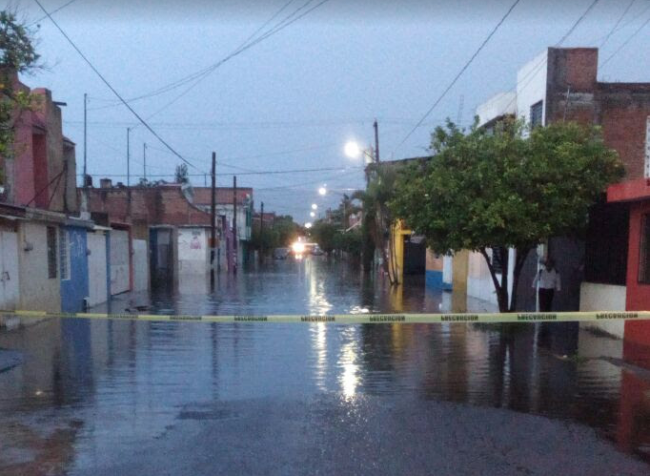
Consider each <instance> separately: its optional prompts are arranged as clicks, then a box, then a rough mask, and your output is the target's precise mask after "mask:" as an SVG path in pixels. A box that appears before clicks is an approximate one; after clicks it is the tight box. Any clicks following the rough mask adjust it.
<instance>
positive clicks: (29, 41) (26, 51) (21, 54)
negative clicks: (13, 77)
mask: <svg viewBox="0 0 650 476" xmlns="http://www.w3.org/2000/svg"><path fill="white" fill-rule="evenodd" d="M39 59H40V55H39V54H38V53H37V52H36V48H35V44H34V38H33V35H32V34H31V32H30V31H29V30H28V28H27V27H26V26H25V24H24V23H22V22H19V21H18V20H17V19H16V15H15V14H14V13H12V12H9V11H7V10H3V11H0V68H10V69H13V70H15V71H17V72H19V73H24V72H28V71H30V70H32V69H34V68H36V67H37V65H38V60H39Z"/></svg>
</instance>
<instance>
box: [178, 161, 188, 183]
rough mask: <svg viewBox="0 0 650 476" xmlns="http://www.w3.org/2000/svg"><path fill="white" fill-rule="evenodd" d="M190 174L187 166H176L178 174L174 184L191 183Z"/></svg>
mask: <svg viewBox="0 0 650 476" xmlns="http://www.w3.org/2000/svg"><path fill="white" fill-rule="evenodd" d="M189 182H190V174H189V171H188V170H187V165H186V164H179V165H177V166H176V172H175V173H174V183H181V184H183V183H189Z"/></svg>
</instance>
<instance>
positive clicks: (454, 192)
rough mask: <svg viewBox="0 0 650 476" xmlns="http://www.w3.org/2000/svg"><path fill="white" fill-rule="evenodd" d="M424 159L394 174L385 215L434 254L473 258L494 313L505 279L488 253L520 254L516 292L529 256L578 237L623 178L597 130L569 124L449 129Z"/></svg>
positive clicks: (439, 133) (440, 131)
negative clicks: (493, 297)
mask: <svg viewBox="0 0 650 476" xmlns="http://www.w3.org/2000/svg"><path fill="white" fill-rule="evenodd" d="M432 150H433V152H434V157H433V158H432V159H431V160H429V161H428V163H427V164H426V165H417V166H413V167H409V168H408V169H405V170H403V171H402V172H401V174H400V176H399V178H398V181H397V184H396V187H395V191H396V196H395V198H394V199H393V200H392V201H391V203H390V207H391V209H392V211H393V213H394V214H395V216H398V217H401V218H403V219H404V220H405V221H406V223H407V224H408V226H409V227H410V228H412V229H414V230H416V231H417V232H418V233H420V234H423V235H425V236H426V238H427V243H428V244H429V246H431V247H432V248H433V249H434V250H435V251H437V252H439V253H446V252H454V251H459V250H463V249H468V250H474V251H479V252H481V253H482V254H483V256H484V257H485V258H486V260H487V261H488V266H489V267H490V271H491V272H492V278H493V281H494V284H495V287H496V290H497V294H498V295H499V300H500V307H501V308H502V310H505V309H504V307H505V308H507V302H508V299H507V273H503V276H502V280H501V282H498V281H497V279H496V274H495V273H494V269H493V267H492V263H491V262H490V260H489V258H488V254H487V250H488V249H489V248H501V249H502V250H506V249H507V248H516V249H517V250H518V254H517V263H516V264H515V276H514V279H515V283H514V284H515V285H516V284H517V282H516V281H517V280H518V276H519V272H520V270H521V267H522V265H523V260H524V259H525V258H526V255H527V254H528V251H529V250H530V249H531V248H533V247H535V246H536V245H537V244H539V243H542V242H544V241H545V240H547V239H548V238H551V237H553V236H566V235H571V234H573V233H575V232H577V231H579V230H581V229H582V228H583V227H584V226H585V225H586V221H587V216H588V209H589V207H590V206H591V205H592V204H594V203H595V202H596V201H597V200H598V199H599V197H601V195H602V193H603V192H604V191H605V190H606V188H607V186H608V185H609V184H611V183H613V182H616V181H618V180H619V179H620V178H621V177H622V176H623V173H624V169H623V166H622V164H621V163H620V161H619V160H618V158H617V154H616V152H614V151H612V150H610V149H608V148H607V147H605V145H604V143H603V139H602V135H601V131H600V129H599V128H597V127H585V126H581V125H578V124H575V123H557V124H552V125H550V126H548V127H537V128H534V129H532V130H530V131H528V130H526V129H525V127H524V125H523V123H521V122H517V121H504V122H501V123H499V124H497V126H495V127H494V128H493V129H491V130H488V129H483V128H478V127H476V126H474V127H473V128H471V129H470V130H469V131H468V132H465V131H463V130H461V129H459V128H458V127H456V126H455V125H454V124H453V123H451V122H448V123H447V126H446V127H445V128H442V127H439V128H437V129H436V130H435V132H434V133H433V134H432ZM502 255H503V253H502ZM505 255H506V256H507V252H506V253H505ZM502 264H504V263H502ZM505 264H506V266H507V263H505ZM501 288H504V289H501Z"/></svg>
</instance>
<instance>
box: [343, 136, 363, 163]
mask: <svg viewBox="0 0 650 476" xmlns="http://www.w3.org/2000/svg"><path fill="white" fill-rule="evenodd" d="M343 150H344V152H345V155H347V156H348V157H349V158H351V159H358V158H359V157H360V156H361V147H360V146H359V144H358V143H357V142H355V141H353V140H351V141H348V142H347V143H346V144H345V147H344V149H343Z"/></svg>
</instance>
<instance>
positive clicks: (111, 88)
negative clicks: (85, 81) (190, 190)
mask: <svg viewBox="0 0 650 476" xmlns="http://www.w3.org/2000/svg"><path fill="white" fill-rule="evenodd" d="M34 1H35V2H36V4H37V5H38V6H39V7H40V9H41V10H43V13H45V14H46V15H47V17H48V18H49V19H50V21H51V22H52V24H53V25H54V26H55V27H56V29H57V30H59V32H61V34H62V35H63V37H64V38H65V39H66V40H67V41H68V43H70V45H71V46H72V47H73V48H74V49H75V51H76V52H77V53H79V56H81V57H82V58H83V60H84V61H85V62H86V64H88V66H90V68H91V69H92V70H93V71H94V72H95V74H96V75H97V76H98V77H99V79H101V80H102V82H103V83H104V84H105V85H106V86H108V88H109V89H110V90H111V91H112V92H113V94H115V96H117V97H118V98H119V100H120V101H122V103H123V104H124V105H125V106H126V107H127V108H128V109H129V111H131V113H132V114H133V115H134V116H135V117H136V118H137V119H138V121H140V123H142V125H143V126H145V127H146V128H147V130H148V131H149V132H151V134H153V135H154V137H155V138H156V139H158V140H159V141H160V142H161V143H162V144H163V145H164V146H165V147H167V148H168V149H169V150H170V151H171V152H172V153H173V154H174V155H175V156H176V157H178V158H179V159H181V160H182V161H183V162H185V163H186V164H187V165H189V166H190V167H192V168H194V169H196V170H199V171H201V169H199V168H198V167H196V166H195V165H194V164H192V163H191V162H189V161H188V160H186V159H185V158H184V157H183V156H182V155H181V154H179V153H178V152H176V150H175V149H174V148H173V147H172V146H170V145H169V144H168V143H167V142H166V141H165V140H164V139H163V138H162V137H161V136H160V135H159V134H158V133H157V132H156V131H155V130H154V129H153V128H152V127H151V126H150V125H149V124H148V123H147V122H146V121H145V120H144V119H143V118H142V117H140V115H139V114H138V113H137V112H136V111H135V110H134V109H133V108H132V107H131V106H130V105H129V104H128V103H127V102H126V101H125V100H124V98H123V97H122V96H121V95H120V93H119V92H117V90H116V89H115V88H114V87H113V86H112V85H111V83H109V82H108V80H107V79H106V78H104V76H103V75H102V73H100V72H99V70H98V69H97V68H95V66H94V65H93V64H92V62H91V61H90V60H89V59H88V58H87V57H86V55H84V54H83V52H82V51H81V50H80V49H79V47H78V46H77V45H76V44H75V43H74V41H72V39H71V38H70V37H69V36H68V35H67V34H66V32H65V31H63V29H62V28H61V27H60V26H59V24H58V23H57V22H56V21H55V20H54V18H52V15H51V14H50V13H49V12H48V11H47V10H46V9H45V7H43V5H42V4H41V2H40V1H39V0H34ZM201 172H202V171H201Z"/></svg>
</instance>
